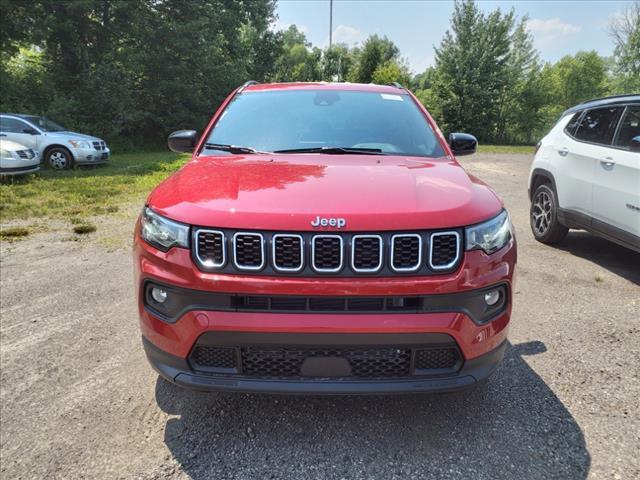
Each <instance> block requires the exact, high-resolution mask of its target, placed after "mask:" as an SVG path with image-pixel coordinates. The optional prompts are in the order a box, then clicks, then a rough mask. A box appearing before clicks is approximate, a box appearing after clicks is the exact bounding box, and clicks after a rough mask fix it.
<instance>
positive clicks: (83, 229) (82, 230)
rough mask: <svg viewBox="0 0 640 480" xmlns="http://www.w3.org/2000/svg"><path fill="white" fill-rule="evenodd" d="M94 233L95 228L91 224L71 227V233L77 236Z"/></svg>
mask: <svg viewBox="0 0 640 480" xmlns="http://www.w3.org/2000/svg"><path fill="white" fill-rule="evenodd" d="M95 231H96V226H95V225H94V224H93V223H89V222H86V223H81V224H79V225H76V226H74V227H73V232H74V233H77V234H78V235H84V234H86V233H92V232H95Z"/></svg>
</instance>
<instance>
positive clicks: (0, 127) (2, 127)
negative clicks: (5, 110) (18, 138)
mask: <svg viewBox="0 0 640 480" xmlns="http://www.w3.org/2000/svg"><path fill="white" fill-rule="evenodd" d="M25 128H30V127H29V125H27V124H26V123H24V122H21V121H20V120H16V119H15V118H7V117H2V118H0V131H3V132H7V133H24V132H23V130H24V129H25Z"/></svg>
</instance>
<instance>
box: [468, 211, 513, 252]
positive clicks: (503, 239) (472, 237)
mask: <svg viewBox="0 0 640 480" xmlns="http://www.w3.org/2000/svg"><path fill="white" fill-rule="evenodd" d="M465 233H466V235H465V236H466V238H467V244H466V250H477V249H481V250H483V251H484V252H485V253H487V254H490V253H493V252H495V251H496V250H499V249H501V248H502V247H504V246H505V245H506V244H507V242H509V240H511V237H512V236H513V234H512V233H511V220H509V214H508V213H507V211H506V210H503V211H502V212H500V215H498V216H497V217H494V218H492V219H491V220H488V221H486V222H484V223H480V224H478V225H473V226H471V227H467V228H466V229H465Z"/></svg>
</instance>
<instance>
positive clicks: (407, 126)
mask: <svg viewBox="0 0 640 480" xmlns="http://www.w3.org/2000/svg"><path fill="white" fill-rule="evenodd" d="M207 142H209V143H219V144H229V145H242V146H247V147H252V148H255V149H256V150H263V151H270V152H273V151H275V150H286V149H299V148H317V147H350V148H376V149H380V150H381V151H382V152H384V153H389V154H396V155H416V156H425V157H441V156H443V155H444V151H443V150H442V147H441V146H440V143H439V142H438V139H437V137H436V135H435V132H434V131H433V129H432V128H431V126H430V125H429V123H428V122H427V119H426V118H425V117H424V115H423V114H422V112H421V111H420V109H419V108H418V106H417V105H416V103H415V102H414V101H413V100H412V99H411V97H409V96H408V95H402V94H385V93H378V92H360V91H338V90H276V91H266V92H248V93H246V94H245V93H243V94H242V95H238V96H236V97H235V98H234V100H233V101H232V102H231V104H229V106H228V107H227V109H226V110H225V111H224V113H223V114H222V116H221V117H220V119H219V120H218V122H217V123H216V125H215V127H214V129H213V131H212V133H211V135H210V136H209V138H208V139H207Z"/></svg>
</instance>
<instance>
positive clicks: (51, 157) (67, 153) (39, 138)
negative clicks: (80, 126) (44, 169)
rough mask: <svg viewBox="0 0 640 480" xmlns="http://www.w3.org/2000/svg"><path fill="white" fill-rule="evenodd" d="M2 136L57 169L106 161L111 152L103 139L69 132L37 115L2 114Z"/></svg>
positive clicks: (0, 121)
mask: <svg viewBox="0 0 640 480" xmlns="http://www.w3.org/2000/svg"><path fill="white" fill-rule="evenodd" d="M0 138H2V139H5V140H11V141H13V142H16V143H19V144H22V145H25V146H26V147H28V148H31V149H33V150H34V151H36V152H37V153H38V156H39V157H40V158H42V160H43V162H46V163H48V164H49V165H50V166H51V167H52V168H55V169H64V168H71V167H72V166H73V165H89V164H91V165H93V164H98V163H105V162H107V161H108V160H109V157H110V155H111V151H110V150H109V147H107V144H106V143H105V141H104V140H101V139H100V138H96V137H91V136H89V135H83V134H82V133H75V132H70V131H69V130H67V129H66V128H64V127H63V126H62V125H58V124H57V123H56V122H54V121H52V120H49V119H48V118H46V117H39V116H36V115H22V114H14V113H3V114H0Z"/></svg>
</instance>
